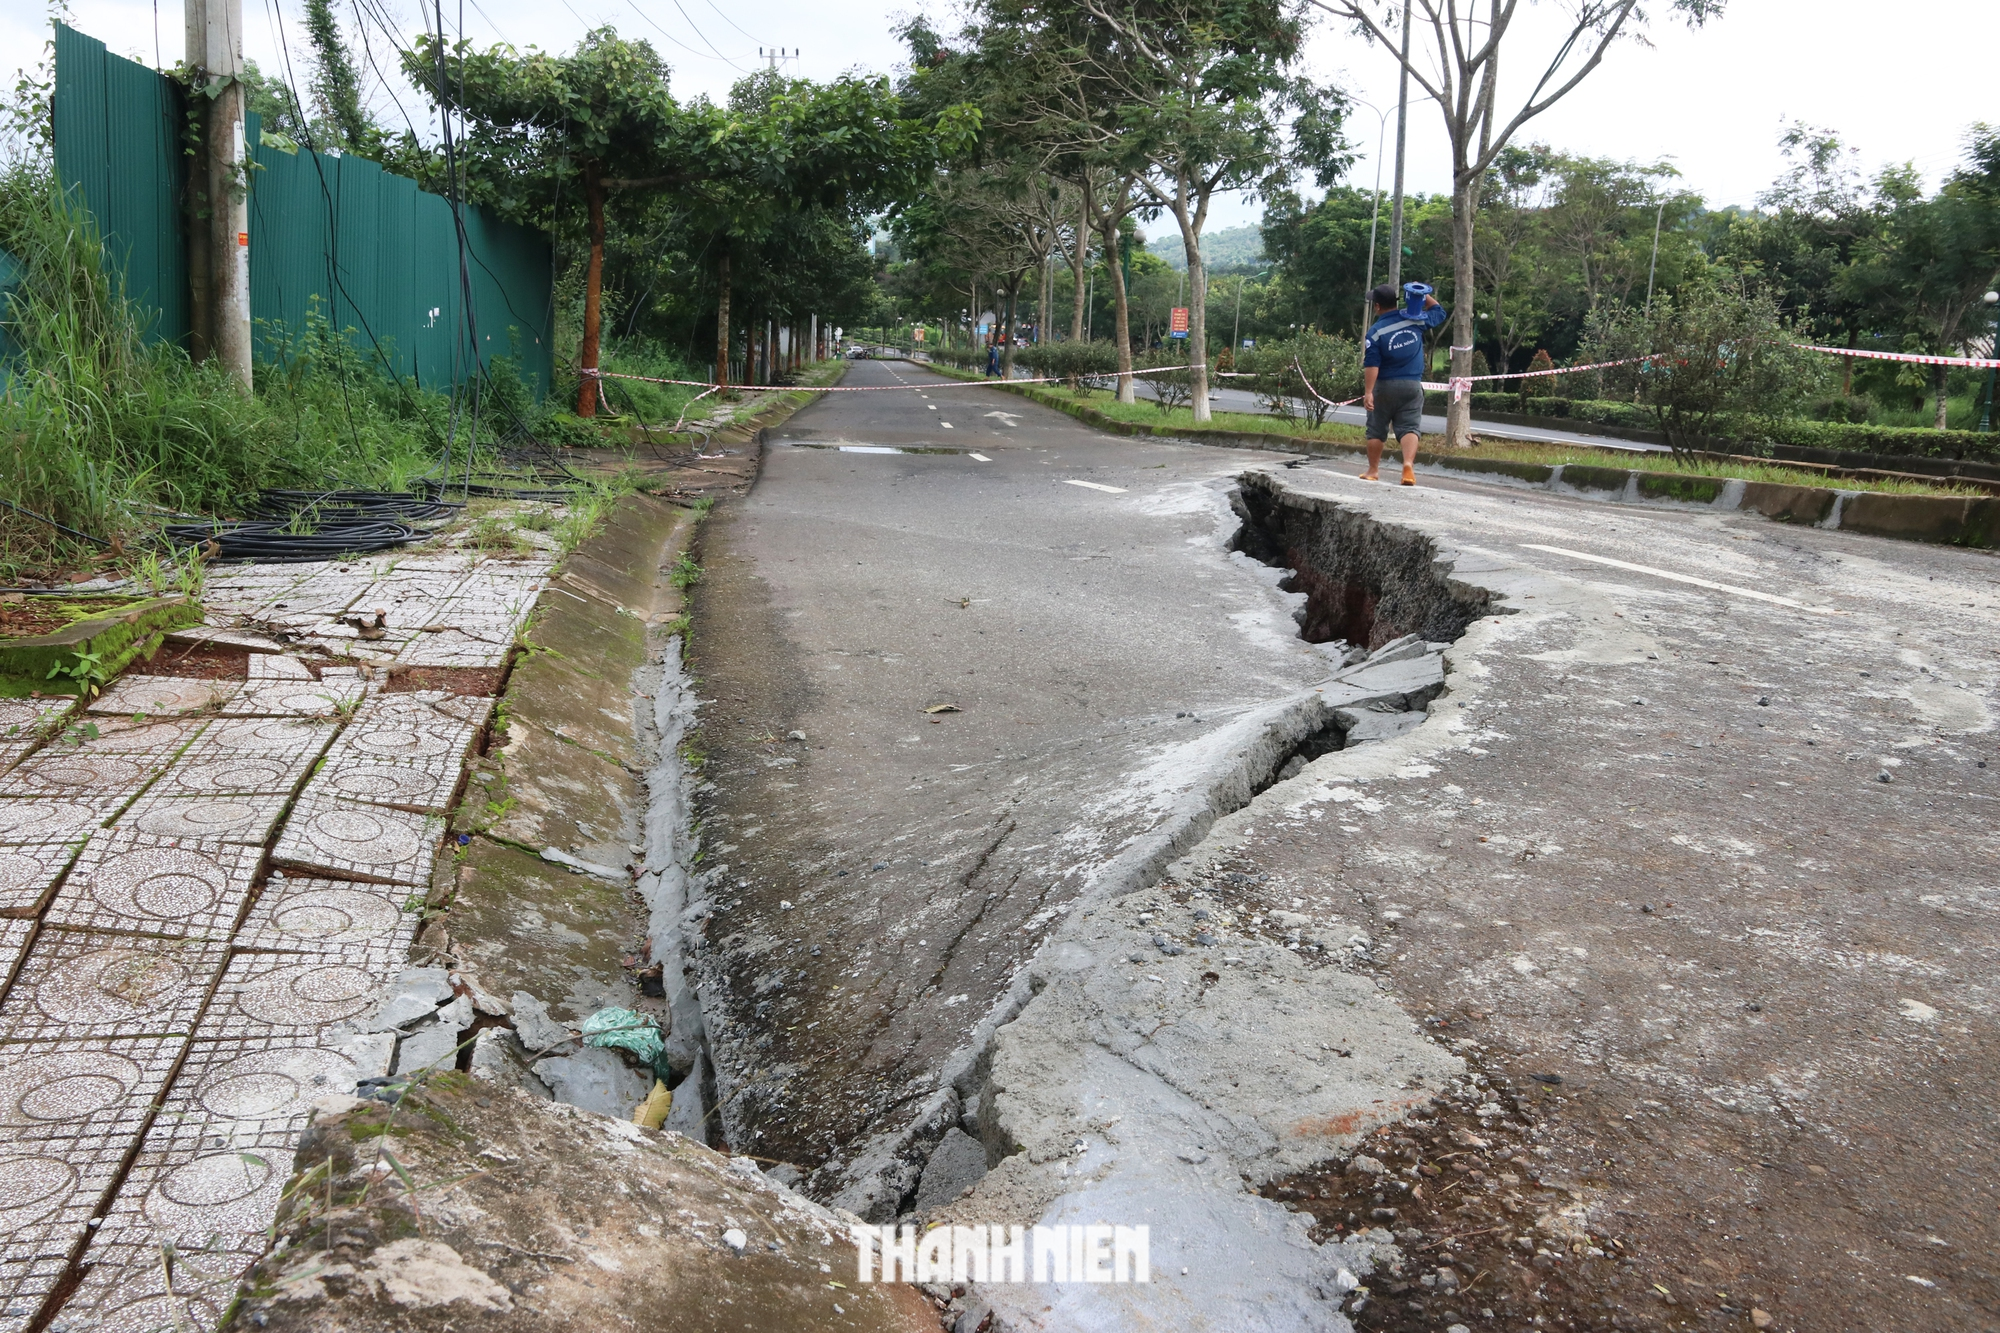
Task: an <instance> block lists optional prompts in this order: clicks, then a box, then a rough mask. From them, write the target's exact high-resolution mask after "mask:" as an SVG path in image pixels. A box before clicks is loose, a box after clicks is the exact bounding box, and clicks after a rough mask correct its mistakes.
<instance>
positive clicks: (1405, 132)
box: [1370, 0, 1410, 290]
mask: <svg viewBox="0 0 2000 1333" xmlns="http://www.w3.org/2000/svg"><path fill="white" fill-rule="evenodd" d="M1409 137H1410V0H1403V63H1402V66H1401V68H1400V69H1399V70H1398V71H1397V84H1396V198H1395V202H1394V203H1393V204H1391V205H1390V208H1389V285H1390V286H1391V287H1395V288H1397V289H1398V290H1400V289H1401V288H1402V285H1403V154H1404V149H1405V147H1406V146H1407V144H1408V142H1409ZM1370 267H1373V266H1372V265H1371V266H1370Z"/></svg>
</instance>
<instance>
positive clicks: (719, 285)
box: [715, 250, 729, 389]
mask: <svg viewBox="0 0 2000 1333" xmlns="http://www.w3.org/2000/svg"><path fill="white" fill-rule="evenodd" d="M715 289H716V290H715V382H716V383H717V384H719V385H721V386H722V387H723V388H724V389H727V388H728V387H729V252H728V251H727V250H725V251H723V253H722V258H721V259H719V260H717V261H716V265H715Z"/></svg>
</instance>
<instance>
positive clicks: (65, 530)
mask: <svg viewBox="0 0 2000 1333" xmlns="http://www.w3.org/2000/svg"><path fill="white" fill-rule="evenodd" d="M0 505H6V506H7V507H8V508H9V509H11V510H13V511H14V512H15V513H17V514H19V515H20V516H21V517H23V518H32V519H34V520H35V522H37V523H46V524H48V525H49V526H50V527H52V528H54V529H55V530H56V531H57V532H60V533H62V534H63V535H64V536H68V537H75V538H76V539H77V540H79V541H86V542H95V543H97V544H98V545H99V546H102V547H104V548H105V549H107V550H109V549H110V547H111V543H110V542H108V541H106V540H104V538H102V537H93V536H91V535H90V534H89V533H87V532H78V531H77V530H76V529H75V528H72V527H70V526H69V525H68V524H66V523H58V522H56V521H55V520H54V519H52V518H50V517H49V516H48V515H46V514H37V513H36V512H35V511H34V510H32V509H24V508H22V507H21V506H20V505H17V504H15V503H14V502H13V501H12V500H9V499H6V498H4V497H0Z"/></svg>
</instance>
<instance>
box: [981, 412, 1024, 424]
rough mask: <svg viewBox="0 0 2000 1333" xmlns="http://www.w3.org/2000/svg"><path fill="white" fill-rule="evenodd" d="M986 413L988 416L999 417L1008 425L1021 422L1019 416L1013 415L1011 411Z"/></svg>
mask: <svg viewBox="0 0 2000 1333" xmlns="http://www.w3.org/2000/svg"><path fill="white" fill-rule="evenodd" d="M986 415H987V416H989V417H999V418H1000V419H1001V420H1002V421H1004V422H1006V423H1007V424H1008V425H1010V426H1018V425H1020V424H1021V418H1019V417H1017V416H1015V415H1014V414H1013V413H1012V412H988V413H987V414H986Z"/></svg>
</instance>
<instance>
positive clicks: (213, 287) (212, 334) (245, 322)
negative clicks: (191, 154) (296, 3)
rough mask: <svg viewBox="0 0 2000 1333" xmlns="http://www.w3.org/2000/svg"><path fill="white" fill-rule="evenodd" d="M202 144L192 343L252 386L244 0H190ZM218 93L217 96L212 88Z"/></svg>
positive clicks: (191, 256)
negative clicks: (244, 97)
mask: <svg viewBox="0 0 2000 1333" xmlns="http://www.w3.org/2000/svg"><path fill="white" fill-rule="evenodd" d="M184 3H185V5H186V11H185V12H186V17H187V61H188V64H189V65H190V66H192V67H193V69H194V88H193V91H192V92H191V93H190V96H191V97H192V98H193V99H194V109H195V116H196V119H197V121H198V123H199V125H200V132H201V147H200V151H199V152H198V153H197V155H196V157H195V162H194V165H193V167H192V168H191V175H192V179H191V180H190V181H189V185H190V189H189V191H188V195H189V200H188V203H189V208H188V285H189V287H190V289H191V290H190V293H189V294H190V296H191V297H192V301H191V305H192V312H191V313H192V315H193V321H192V323H193V326H194V328H193V340H194V346H193V348H192V349H190V350H192V351H193V353H194V355H195V358H196V359H197V360H207V359H210V358H213V359H214V360H217V361H220V362H222V364H223V365H225V366H227V367H229V369H230V372H231V373H232V374H234V375H235V376H236V378H237V379H238V380H240V381H242V384H243V387H244V388H245V389H248V388H249V387H250V207H249V199H248V195H247V192H246V190H245V186H246V185H247V184H248V180H247V174H246V171H245V156H246V154H245V148H244V142H243V83H242V78H241V75H242V73H243V0H184ZM211 94H212V95H211Z"/></svg>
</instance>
